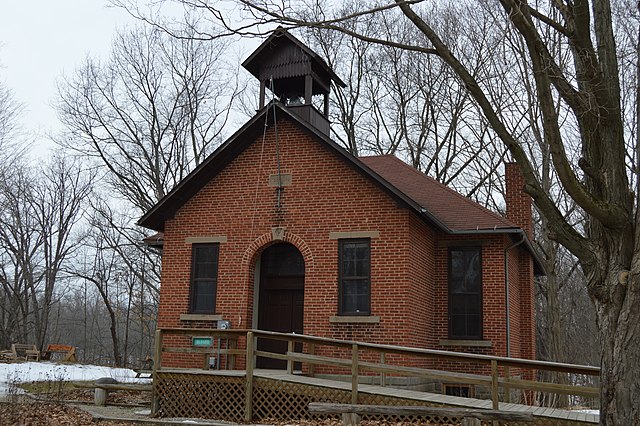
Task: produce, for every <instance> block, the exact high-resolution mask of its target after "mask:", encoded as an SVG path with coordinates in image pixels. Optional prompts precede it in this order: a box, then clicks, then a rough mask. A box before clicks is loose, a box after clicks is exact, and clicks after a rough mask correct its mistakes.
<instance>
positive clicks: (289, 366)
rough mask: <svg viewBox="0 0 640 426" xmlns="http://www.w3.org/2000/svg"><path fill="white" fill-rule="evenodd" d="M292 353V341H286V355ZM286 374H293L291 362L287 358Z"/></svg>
mask: <svg viewBox="0 0 640 426" xmlns="http://www.w3.org/2000/svg"><path fill="white" fill-rule="evenodd" d="M291 352H293V340H287V353H291ZM287 374H293V360H292V359H291V358H290V357H287Z"/></svg>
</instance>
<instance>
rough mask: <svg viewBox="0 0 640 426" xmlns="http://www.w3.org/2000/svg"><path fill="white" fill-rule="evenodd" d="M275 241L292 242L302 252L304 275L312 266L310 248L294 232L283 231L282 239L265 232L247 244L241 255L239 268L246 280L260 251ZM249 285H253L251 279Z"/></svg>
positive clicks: (250, 277) (250, 274)
mask: <svg viewBox="0 0 640 426" xmlns="http://www.w3.org/2000/svg"><path fill="white" fill-rule="evenodd" d="M275 242H286V243H290V244H293V245H294V246H295V247H296V248H297V249H298V250H299V251H300V253H301V254H302V258H303V259H304V270H305V275H307V271H308V270H309V269H311V268H313V265H314V262H313V254H312V253H311V249H310V248H309V246H308V245H307V243H305V241H304V240H303V239H302V238H300V237H299V236H298V235H296V234H293V233H291V232H288V231H285V233H284V236H283V238H282V239H274V238H273V234H272V233H271V232H267V233H265V234H262V235H260V236H259V237H258V238H256V239H255V240H253V242H252V243H251V244H250V245H249V247H247V249H246V250H245V252H244V254H243V255H242V263H241V266H240V270H241V271H243V272H244V274H245V276H246V279H247V280H251V279H252V274H253V268H252V266H253V265H254V264H255V262H256V259H257V258H258V255H259V254H260V253H262V251H263V250H264V249H265V248H267V247H268V246H270V245H271V244H272V243H275ZM251 285H253V282H252V281H251Z"/></svg>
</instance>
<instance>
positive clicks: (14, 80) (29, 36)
mask: <svg viewBox="0 0 640 426" xmlns="http://www.w3.org/2000/svg"><path fill="white" fill-rule="evenodd" d="M132 24H134V20H133V18H131V17H129V15H128V14H127V13H126V12H125V11H123V10H120V9H114V8H107V7H106V2H105V1H104V0H28V1H24V0H1V1H0V81H1V82H2V83H3V84H5V85H6V86H7V87H9V88H10V89H12V90H13V92H14V94H15V98H16V99H17V100H18V101H19V102H21V103H23V104H24V106H25V108H26V110H25V114H23V117H22V125H23V127H24V128H25V130H28V131H34V132H38V133H39V134H40V136H39V139H46V138H45V136H46V134H47V133H48V132H50V131H55V130H56V129H57V128H59V124H58V123H57V119H56V115H55V112H54V111H53V108H52V107H51V104H52V102H53V100H54V98H55V94H56V80H57V79H59V78H60V77H61V76H62V75H63V73H66V74H68V75H70V74H71V73H72V72H73V70H74V68H75V67H76V66H77V65H79V64H80V63H81V62H82V60H83V59H84V58H85V57H86V55H88V54H90V55H100V56H106V55H108V53H109V46H110V44H111V39H112V37H113V35H114V33H115V30H116V29H117V28H118V27H123V26H126V25H129V26H130V25H132ZM39 145H42V141H41V142H40V143H39Z"/></svg>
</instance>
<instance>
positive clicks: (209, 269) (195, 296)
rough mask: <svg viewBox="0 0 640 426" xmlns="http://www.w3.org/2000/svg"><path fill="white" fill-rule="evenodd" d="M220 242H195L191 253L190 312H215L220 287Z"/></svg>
mask: <svg viewBox="0 0 640 426" xmlns="http://www.w3.org/2000/svg"><path fill="white" fill-rule="evenodd" d="M218 252H219V244H194V245H193V249H192V254H191V293H190V302H189V312H190V313H192V314H213V313H215V310H216V291H217V288H218Z"/></svg>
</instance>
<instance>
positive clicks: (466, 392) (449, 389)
mask: <svg viewBox="0 0 640 426" xmlns="http://www.w3.org/2000/svg"><path fill="white" fill-rule="evenodd" d="M444 394H445V395H450V396H461V397H463V398H473V388H472V387H471V385H450V384H448V383H445V385H444Z"/></svg>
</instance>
